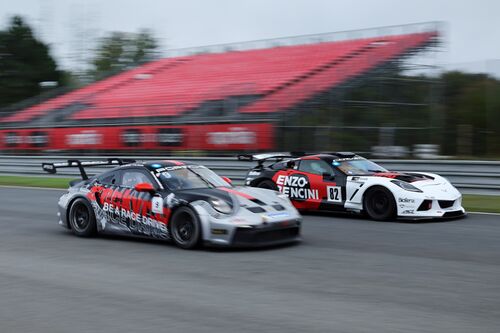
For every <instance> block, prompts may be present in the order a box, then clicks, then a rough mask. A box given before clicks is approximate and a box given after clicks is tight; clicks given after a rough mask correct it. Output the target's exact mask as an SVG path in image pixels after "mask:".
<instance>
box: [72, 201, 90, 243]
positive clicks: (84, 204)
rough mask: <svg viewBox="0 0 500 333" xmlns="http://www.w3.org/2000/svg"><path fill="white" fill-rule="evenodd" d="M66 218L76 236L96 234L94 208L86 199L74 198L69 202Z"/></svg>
mask: <svg viewBox="0 0 500 333" xmlns="http://www.w3.org/2000/svg"><path fill="white" fill-rule="evenodd" d="M68 218H69V224H70V226H71V230H72V231H73V233H74V234H75V235H76V236H78V237H92V236H95V235H96V234H97V224H96V219H95V214H94V210H93V209H92V206H91V205H90V203H89V202H88V201H87V200H85V199H83V198H79V199H76V200H75V201H74V202H73V203H72V204H71V207H70V210H69V216H68Z"/></svg>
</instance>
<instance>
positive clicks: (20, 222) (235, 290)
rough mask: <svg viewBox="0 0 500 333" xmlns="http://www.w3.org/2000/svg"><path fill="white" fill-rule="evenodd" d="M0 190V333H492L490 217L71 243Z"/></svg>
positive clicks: (495, 245)
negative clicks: (227, 243)
mask: <svg viewBox="0 0 500 333" xmlns="http://www.w3.org/2000/svg"><path fill="white" fill-rule="evenodd" d="M61 193H62V192H61V191H55V190H35V189H19V188H17V189H16V188H5V187H4V188H0V213H1V215H0V228H1V229H0V332H9V333H10V332H23V333H28V332H50V333H57V332H64V333H66V332H72V333H73V332H322V333H324V332H346V333H347V332H349V333H352V332H370V333H372V332H384V333H386V332H419V333H420V332H440V333H442V332H454V333H457V332H481V333H486V332H494V333H498V332H500V216H492V215H476V214H471V215H469V216H468V217H467V218H466V219H462V220H455V221H448V222H439V223H392V222H391V223H381V222H372V221H368V220H364V219H361V218H353V217H346V216H340V217H339V216H331V215H330V216H328V215H307V216H305V217H304V224H303V238H304V240H303V242H302V243H301V244H299V245H294V246H286V247H279V248H271V249H263V250H251V251H250V250H248V251H243V250H238V251H234V250H233V251H230V250H203V249H202V250H195V251H185V250H180V249H177V248H175V247H174V246H172V245H169V244H165V243H161V242H152V241H145V240H136V239H132V238H117V237H97V238H93V239H82V238H77V237H75V236H73V235H72V234H71V233H70V232H68V231H66V230H65V229H63V228H61V227H60V226H58V225H57V222H56V202H57V198H58V197H59V196H60V194H61Z"/></svg>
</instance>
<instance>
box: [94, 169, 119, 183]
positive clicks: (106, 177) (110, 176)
mask: <svg viewBox="0 0 500 333" xmlns="http://www.w3.org/2000/svg"><path fill="white" fill-rule="evenodd" d="M117 176H118V173H117V172H110V173H105V174H103V175H101V176H99V177H98V178H97V181H98V182H99V183H100V184H102V185H115V184H116V182H117V178H118V177H117Z"/></svg>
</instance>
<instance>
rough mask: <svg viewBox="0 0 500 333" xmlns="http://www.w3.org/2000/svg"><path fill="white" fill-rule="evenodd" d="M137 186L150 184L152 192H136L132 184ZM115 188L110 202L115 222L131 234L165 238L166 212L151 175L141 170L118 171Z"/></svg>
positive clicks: (156, 184)
mask: <svg viewBox="0 0 500 333" xmlns="http://www.w3.org/2000/svg"><path fill="white" fill-rule="evenodd" d="M141 183H147V184H150V185H151V187H152V188H153V189H155V191H153V192H144V191H137V190H136V185H138V184H141ZM117 187H118V189H117V191H116V192H115V194H114V198H113V199H112V200H113V202H114V203H115V205H114V206H113V208H114V209H115V214H114V216H115V217H116V216H117V217H118V223H119V224H120V225H121V226H123V227H126V228H127V230H128V232H130V233H131V234H133V235H140V236H147V237H152V238H160V239H164V238H168V230H167V222H168V217H169V210H168V209H167V208H166V207H165V205H164V203H163V197H162V196H161V195H160V192H158V190H159V188H158V183H157V182H156V180H155V179H154V178H153V176H152V175H151V174H150V173H148V172H147V170H145V169H142V168H134V167H132V168H124V169H122V170H121V171H120V177H119V180H118V186H117Z"/></svg>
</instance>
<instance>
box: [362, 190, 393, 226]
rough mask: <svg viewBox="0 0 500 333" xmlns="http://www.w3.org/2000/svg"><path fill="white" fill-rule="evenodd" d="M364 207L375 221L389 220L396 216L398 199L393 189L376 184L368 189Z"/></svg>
mask: <svg viewBox="0 0 500 333" xmlns="http://www.w3.org/2000/svg"><path fill="white" fill-rule="evenodd" d="M363 207H364V210H365V212H366V214H368V216H369V217H370V218H371V219H373V220H375V221H387V220H390V219H393V218H395V217H396V201H395V200H394V196H393V195H392V193H391V191H389V190H388V189H386V188H385V187H381V186H376V187H372V188H371V189H369V190H368V191H367V193H366V194H365V196H364V199H363Z"/></svg>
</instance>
